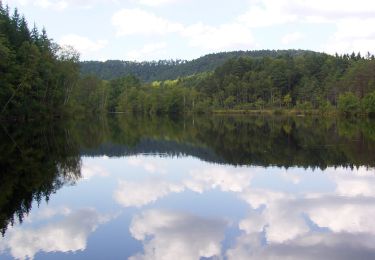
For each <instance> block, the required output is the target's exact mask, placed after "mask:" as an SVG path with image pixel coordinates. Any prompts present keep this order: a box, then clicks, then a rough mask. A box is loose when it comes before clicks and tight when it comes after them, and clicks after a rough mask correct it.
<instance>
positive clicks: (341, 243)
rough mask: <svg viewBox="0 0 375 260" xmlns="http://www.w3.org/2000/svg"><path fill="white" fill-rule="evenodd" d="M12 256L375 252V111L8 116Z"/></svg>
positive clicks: (2, 176) (6, 186) (3, 184)
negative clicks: (342, 115) (43, 119)
mask: <svg viewBox="0 0 375 260" xmlns="http://www.w3.org/2000/svg"><path fill="white" fill-rule="evenodd" d="M0 138H1V139H0V140H1V143H0V168H1V173H0V229H1V231H2V233H3V237H2V238H0V259H13V258H16V259H167V260H168V259H179V260H183V259H285V258H288V259H375V221H374V219H375V170H374V167H375V122H374V121H366V120H358V121H349V120H344V119H322V118H312V117H308V118H302V117H301V118H283V117H279V118H276V117H195V118H193V117H189V118H184V119H179V120H173V119H168V118H134V117H129V116H118V117H110V118H102V119H88V118H87V119H82V120H71V121H69V122H54V123H51V122H49V123H40V122H33V123H29V124H27V125H25V124H15V123H13V124H5V123H3V124H2V125H1V128H0Z"/></svg>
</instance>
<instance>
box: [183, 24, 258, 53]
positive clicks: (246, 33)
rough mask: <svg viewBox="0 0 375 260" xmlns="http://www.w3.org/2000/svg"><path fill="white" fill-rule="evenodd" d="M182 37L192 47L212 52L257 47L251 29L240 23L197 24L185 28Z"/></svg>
mask: <svg viewBox="0 0 375 260" xmlns="http://www.w3.org/2000/svg"><path fill="white" fill-rule="evenodd" d="M181 35H182V36H183V37H186V38H188V41H189V44H190V46H193V47H200V48H203V49H206V50H210V51H226V50H234V49H250V48H252V47H254V45H255V42H254V38H253V36H252V33H251V31H250V29H249V28H247V27H246V26H244V25H241V24H239V23H233V24H232V23H231V24H223V25H220V26H208V25H204V24H202V23H197V24H194V25H191V26H187V27H185V28H184V30H183V31H182V32H181Z"/></svg>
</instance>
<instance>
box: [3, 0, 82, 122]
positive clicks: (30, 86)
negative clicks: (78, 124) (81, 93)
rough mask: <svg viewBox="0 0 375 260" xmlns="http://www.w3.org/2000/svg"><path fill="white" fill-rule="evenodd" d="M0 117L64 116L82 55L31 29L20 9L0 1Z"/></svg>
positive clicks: (44, 33)
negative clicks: (13, 8)
mask: <svg viewBox="0 0 375 260" xmlns="http://www.w3.org/2000/svg"><path fill="white" fill-rule="evenodd" d="M0 57H1V58H0V86H1V88H0V117H2V118H16V119H23V120H28V119H33V118H46V117H56V116H61V115H62V114H63V113H64V111H67V107H68V103H69V101H70V97H71V93H72V90H73V88H74V87H76V84H77V82H78V79H79V64H78V60H79V55H78V53H77V52H76V51H74V50H73V49H72V48H63V47H60V46H58V45H57V44H56V43H54V42H53V41H52V40H51V39H49V38H48V35H47V33H46V30H45V29H42V30H41V31H39V30H38V28H36V26H34V27H33V28H32V29H30V27H29V25H28V23H27V21H26V19H25V17H24V16H22V15H20V13H19V12H18V10H17V9H15V10H14V11H13V12H12V14H11V11H10V10H9V7H7V6H6V7H4V6H3V5H1V1H0Z"/></svg>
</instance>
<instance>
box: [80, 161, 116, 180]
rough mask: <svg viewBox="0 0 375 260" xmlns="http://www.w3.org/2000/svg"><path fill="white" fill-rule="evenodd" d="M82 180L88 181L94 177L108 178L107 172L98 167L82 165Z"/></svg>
mask: <svg viewBox="0 0 375 260" xmlns="http://www.w3.org/2000/svg"><path fill="white" fill-rule="evenodd" d="M81 174H82V178H83V179H84V180H90V179H92V178H94V177H96V176H98V177H108V176H109V172H108V171H107V170H106V169H104V168H103V167H101V166H99V165H92V164H87V163H85V164H83V165H82V168H81Z"/></svg>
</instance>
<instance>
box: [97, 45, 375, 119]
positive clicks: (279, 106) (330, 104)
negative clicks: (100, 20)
mask: <svg viewBox="0 0 375 260" xmlns="http://www.w3.org/2000/svg"><path fill="white" fill-rule="evenodd" d="M100 84H104V85H107V91H104V92H101V93H102V94H103V96H102V97H101V98H97V101H96V103H97V104H101V106H100V107H101V108H102V109H104V110H105V111H110V112H132V113H137V114H183V113H191V112H193V113H205V112H212V111H220V110H224V111H228V110H237V111H238V110H243V111H251V110H283V109H296V110H300V111H318V112H321V113H330V112H332V111H334V112H337V111H340V112H342V113H343V114H352V115H356V114H374V113H375V59H374V57H373V56H371V55H370V54H368V55H367V56H366V57H363V56H361V55H360V54H354V53H353V54H352V55H342V56H338V55H336V56H331V55H327V54H322V53H314V52H305V53H302V54H299V55H293V53H288V52H287V53H284V54H283V55H280V56H277V57H263V58H238V59H230V60H228V61H227V62H225V63H224V64H223V65H222V66H219V67H218V68H217V69H215V70H214V71H213V72H205V73H200V74H195V75H193V76H189V77H181V78H178V79H176V80H166V81H154V82H152V83H144V84H142V83H141V82H140V80H137V78H135V77H134V76H127V77H124V78H120V79H116V80H112V81H107V82H104V83H100V81H98V84H97V85H100ZM100 89H103V88H100ZM104 100H106V103H105V102H104Z"/></svg>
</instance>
